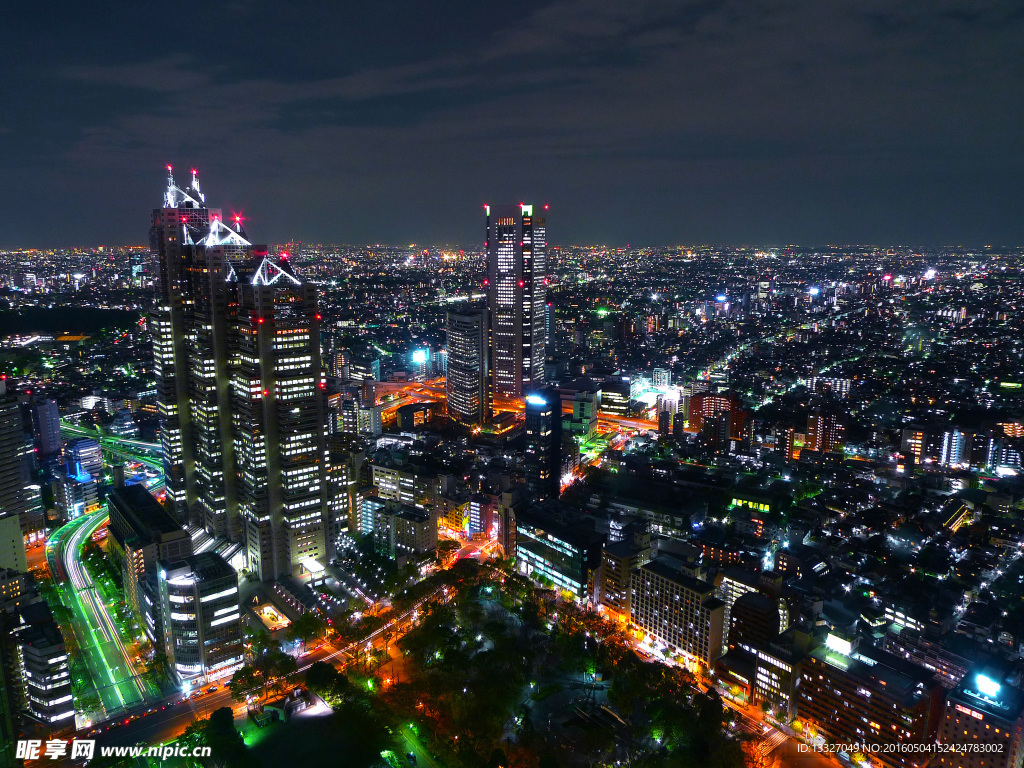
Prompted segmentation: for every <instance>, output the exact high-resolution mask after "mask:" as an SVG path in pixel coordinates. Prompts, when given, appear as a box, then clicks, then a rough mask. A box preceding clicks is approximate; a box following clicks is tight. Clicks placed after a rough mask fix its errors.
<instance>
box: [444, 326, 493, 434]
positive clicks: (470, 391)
mask: <svg viewBox="0 0 1024 768" xmlns="http://www.w3.org/2000/svg"><path fill="white" fill-rule="evenodd" d="M447 330H448V372H447V377H446V381H447V384H446V387H447V390H448V395H447V401H448V416H449V418H451V420H452V421H454V422H456V423H457V424H462V425H463V426H467V427H476V426H480V425H481V424H483V423H484V422H485V421H486V420H487V419H488V418H489V417H490V410H491V409H490V402H489V396H488V375H487V310H486V309H484V308H483V307H476V308H467V309H451V310H448V322H447Z"/></svg>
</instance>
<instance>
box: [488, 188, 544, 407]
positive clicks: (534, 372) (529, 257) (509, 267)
mask: <svg viewBox="0 0 1024 768" xmlns="http://www.w3.org/2000/svg"><path fill="white" fill-rule="evenodd" d="M545 208H546V206H545ZM486 212H487V307H488V309H489V311H490V341H489V344H488V347H489V352H490V355H489V364H490V375H491V393H492V395H494V396H497V397H522V396H523V395H524V394H525V393H526V392H527V391H528V390H530V389H534V388H536V387H539V386H541V385H542V384H543V383H544V356H545V348H546V345H547V339H546V334H545V328H544V324H545V323H544V320H545V307H546V303H547V301H546V299H547V287H546V274H547V228H546V223H545V219H544V218H542V217H535V216H534V215H533V206H532V205H502V206H490V205H489V206H486Z"/></svg>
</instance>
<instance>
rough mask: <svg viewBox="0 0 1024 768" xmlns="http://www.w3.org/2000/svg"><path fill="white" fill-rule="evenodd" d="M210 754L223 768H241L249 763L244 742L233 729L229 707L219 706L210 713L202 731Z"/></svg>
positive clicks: (233, 721)
mask: <svg viewBox="0 0 1024 768" xmlns="http://www.w3.org/2000/svg"><path fill="white" fill-rule="evenodd" d="M203 733H204V736H205V739H206V745H207V746H208V747H210V756H211V757H212V758H213V759H214V760H215V761H216V762H217V763H219V764H220V765H222V766H224V767H225V768H242V766H246V765H248V764H249V762H250V761H249V760H248V755H247V753H246V748H245V742H244V741H242V735H241V734H240V733H239V732H238V731H236V730H235V716H234V714H233V713H232V711H231V707H221V708H220V709H216V710H214V711H213V713H212V714H211V715H210V719H209V720H208V721H207V722H206V727H205V729H204V731H203Z"/></svg>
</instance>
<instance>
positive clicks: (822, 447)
mask: <svg viewBox="0 0 1024 768" xmlns="http://www.w3.org/2000/svg"><path fill="white" fill-rule="evenodd" d="M845 436H846V425H845V423H844V421H843V415H842V414H841V413H840V412H839V411H837V410H835V409H833V408H815V409H814V410H813V411H811V413H810V414H809V415H808V417H807V441H806V445H807V448H808V449H809V450H812V451H821V452H822V453H835V452H836V451H841V450H842V448H843V440H844V438H845Z"/></svg>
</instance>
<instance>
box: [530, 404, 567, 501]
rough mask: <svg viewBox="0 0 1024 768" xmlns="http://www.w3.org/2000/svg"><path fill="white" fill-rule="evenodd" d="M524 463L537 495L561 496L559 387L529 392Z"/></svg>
mask: <svg viewBox="0 0 1024 768" xmlns="http://www.w3.org/2000/svg"><path fill="white" fill-rule="evenodd" d="M524 464H525V467H526V485H527V487H528V488H529V489H530V494H531V495H532V496H533V499H534V500H535V501H543V500H544V499H551V498H554V499H557V498H558V495H559V493H560V491H561V487H562V486H561V483H562V473H561V467H562V399H561V396H560V395H559V393H558V391H557V390H555V389H551V388H545V389H538V390H536V391H534V392H531V393H530V394H528V395H527V396H526V454H525V457H524Z"/></svg>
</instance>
